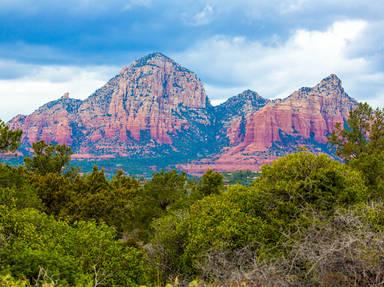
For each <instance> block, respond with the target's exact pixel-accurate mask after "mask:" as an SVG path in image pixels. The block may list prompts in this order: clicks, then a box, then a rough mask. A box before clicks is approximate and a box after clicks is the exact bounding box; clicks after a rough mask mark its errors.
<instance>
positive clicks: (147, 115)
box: [9, 53, 212, 157]
mask: <svg viewBox="0 0 384 287" xmlns="http://www.w3.org/2000/svg"><path fill="white" fill-rule="evenodd" d="M209 110H210V104H209V103H208V99H207V96H206V94H205V91H204V87H203V85H202V83H201V81H200V80H199V79H198V78H197V76H196V75H195V74H194V73H193V72H191V71H189V70H187V69H185V68H183V67H181V66H180V65H178V64H177V63H175V62H174V61H173V60H171V59H170V58H168V57H166V56H164V55H163V54H160V53H154V54H150V55H148V56H146V57H144V58H141V59H139V60H137V61H135V62H134V63H133V64H131V65H130V66H128V67H125V68H123V69H122V70H121V71H120V73H119V74H118V75H117V76H116V77H114V78H113V79H111V80H110V81H109V82H108V83H107V84H106V85H105V86H103V87H102V88H101V89H99V90H97V91H96V92H95V93H94V94H93V95H91V96H90V97H89V98H87V99H86V100H84V101H79V100H74V99H70V98H68V96H64V97H62V98H61V99H59V100H57V101H54V102H50V103H48V104H46V105H44V106H42V107H41V108H39V109H38V110H37V111H35V112H34V113H32V114H31V115H29V116H17V117H15V118H14V119H12V120H11V121H10V123H9V125H10V126H11V127H12V128H20V129H22V130H23V140H22V141H23V144H24V146H30V145H31V144H32V143H33V142H35V141H38V140H44V141H47V142H55V143H60V144H67V145H71V146H72V148H73V149H74V151H75V152H76V153H77V157H95V156H100V155H108V154H111V155H114V156H132V155H137V154H151V153H153V152H155V151H156V150H157V149H159V148H161V147H163V146H166V149H167V150H168V151H170V150H171V151H178V150H179V149H180V150H183V149H185V148H186V149H188V147H184V146H182V141H181V140H180V139H179V137H180V136H183V137H184V136H185V135H186V133H188V136H187V137H186V138H190V137H192V139H191V140H192V141H199V142H201V143H204V141H206V140H207V136H206V132H205V131H204V132H203V131H202V129H201V128H200V127H199V126H201V125H203V126H206V127H210V126H211V125H212V119H211V117H210V114H209ZM163 151H164V150H163Z"/></svg>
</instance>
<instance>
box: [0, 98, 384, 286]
mask: <svg viewBox="0 0 384 287" xmlns="http://www.w3.org/2000/svg"><path fill="white" fill-rule="evenodd" d="M20 137H21V134H20V132H18V131H10V130H9V129H8V128H7V127H6V126H5V125H4V124H3V123H2V122H1V123H0V149H1V152H9V151H14V150H15V149H16V148H17V146H18V145H19V143H20ZM330 142H331V144H333V145H334V146H335V147H336V149H337V152H338V155H339V156H340V158H341V159H342V160H343V162H339V161H335V160H333V159H331V158H330V157H328V156H327V155H322V154H320V155H315V154H311V153H309V152H306V151H302V152H298V153H295V154H290V155H287V156H285V157H282V158H280V159H278V160H276V161H274V162H273V163H272V164H271V165H268V166H264V167H263V168H262V170H261V173H260V174H257V175H256V174H252V173H248V172H242V173H235V174H231V175H226V177H225V178H224V177H223V175H221V174H219V173H217V172H214V171H208V172H207V173H206V174H204V175H203V176H202V177H201V178H200V179H193V178H189V177H187V175H186V174H184V173H178V172H177V171H169V172H165V171H163V172H160V173H156V174H154V175H153V177H152V178H151V179H150V180H147V181H138V180H137V179H135V178H132V177H129V176H127V175H125V174H124V173H123V172H122V171H119V172H117V173H116V174H115V175H114V176H113V177H112V178H107V177H106V176H105V174H104V171H103V170H102V169H98V168H97V167H95V168H94V169H93V171H92V172H90V173H87V174H81V173H80V172H79V171H78V170H77V169H76V168H73V167H71V166H70V155H71V150H70V149H69V148H68V147H66V146H62V145H47V144H45V143H44V142H38V143H35V144H34V145H33V155H32V156H31V157H30V158H27V159H26V160H25V163H24V164H23V165H21V166H18V167H12V166H8V165H4V164H3V165H0V286H15V287H18V286H90V287H91V286H166V285H167V284H168V286H380V284H382V282H384V271H383V270H384V265H383V260H382V258H383V256H384V204H383V199H384V196H383V192H384V110H380V109H377V110H372V109H371V108H370V107H369V106H368V105H366V104H361V105H359V107H358V108H357V109H356V110H355V111H353V112H351V115H350V118H349V121H348V125H346V127H344V128H343V127H341V126H338V127H337V129H336V131H335V132H334V133H333V134H332V135H330Z"/></svg>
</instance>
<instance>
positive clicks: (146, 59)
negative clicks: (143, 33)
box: [133, 52, 175, 67]
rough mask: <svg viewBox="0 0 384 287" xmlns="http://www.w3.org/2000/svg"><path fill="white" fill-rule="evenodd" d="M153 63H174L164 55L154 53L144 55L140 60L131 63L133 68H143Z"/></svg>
mask: <svg viewBox="0 0 384 287" xmlns="http://www.w3.org/2000/svg"><path fill="white" fill-rule="evenodd" d="M154 61H161V62H171V63H175V61H174V60H172V59H171V58H169V57H168V56H166V55H164V54H163V53H160V52H154V53H151V54H148V55H146V56H144V57H141V58H139V59H137V60H136V61H135V62H134V63H133V66H135V67H141V66H145V65H148V64H151V63H152V62H154Z"/></svg>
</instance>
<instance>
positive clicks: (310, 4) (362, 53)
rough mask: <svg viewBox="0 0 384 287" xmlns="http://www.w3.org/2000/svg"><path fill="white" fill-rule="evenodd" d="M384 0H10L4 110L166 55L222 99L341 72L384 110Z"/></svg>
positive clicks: (271, 92)
mask: <svg viewBox="0 0 384 287" xmlns="http://www.w3.org/2000/svg"><path fill="white" fill-rule="evenodd" d="M383 11H384V1H383V0H364V1H363V0H337V1H335V0H321V1H319V0H316V1H314V0H252V1H251V0H236V1H232V0H231V1H230V0H210V1H208V0H183V1H180V0H161V1H160V0H158V1H156V0H108V1H105V0H66V1H63V0H0V99H1V103H2V104H1V106H0V118H1V119H3V120H6V121H7V120H9V119H11V118H12V117H13V116H15V115H17V114H29V113H31V112H33V111H34V110H35V109H37V108H38V107H39V106H41V105H43V104H44V103H46V102H48V101H51V100H54V99H57V98H59V97H60V96H62V95H63V94H64V93H66V92H69V93H70V96H71V97H73V98H79V99H85V98H87V97H88V96H89V95H90V94H92V92H94V91H95V90H96V89H97V88H100V87H101V86H102V85H103V84H105V82H107V81H108V80H109V79H110V78H112V77H113V76H114V75H116V74H117V73H118V72H119V71H120V69H121V68H122V67H123V66H127V65H129V64H130V63H131V62H132V61H133V60H135V59H137V58H140V57H142V56H145V55H146V54H148V53H151V52H162V53H164V54H165V55H167V56H169V57H171V58H173V59H174V60H176V61H177V62H178V63H180V64H181V65H183V66H185V67H187V68H188V69H190V70H192V71H194V72H195V73H196V74H197V75H198V76H199V78H200V79H201V80H202V82H203V83H204V86H205V89H206V92H207V94H208V96H209V98H210V99H211V102H212V103H213V104H219V103H221V102H223V101H225V99H227V98H229V97H231V96H234V95H236V94H239V93H240V92H242V91H243V90H246V89H251V90H254V91H257V92H258V93H259V94H260V95H261V96H264V97H266V98H283V97H286V96H288V95H289V94H291V93H292V92H293V91H295V90H297V89H298V88H300V87H303V86H314V85H315V84H317V83H318V82H319V81H320V80H321V79H323V78H325V77H326V76H328V75H329V74H332V73H335V74H336V75H338V77H339V78H340V79H341V80H342V82H343V87H344V88H345V90H346V91H347V93H348V94H349V95H350V96H352V97H354V98H355V99H357V100H359V101H367V102H368V103H370V104H371V105H372V106H374V107H384V16H383Z"/></svg>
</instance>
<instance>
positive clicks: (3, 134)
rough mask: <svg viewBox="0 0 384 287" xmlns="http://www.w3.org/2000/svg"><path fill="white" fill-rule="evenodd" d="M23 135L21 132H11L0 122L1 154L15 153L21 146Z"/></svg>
mask: <svg viewBox="0 0 384 287" xmlns="http://www.w3.org/2000/svg"><path fill="white" fill-rule="evenodd" d="M21 135H22V131H21V130H11V129H10V128H9V127H8V126H7V125H6V124H5V123H4V122H3V121H2V120H0V152H4V151H15V150H16V149H17V148H18V147H19V145H20V140H21Z"/></svg>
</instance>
